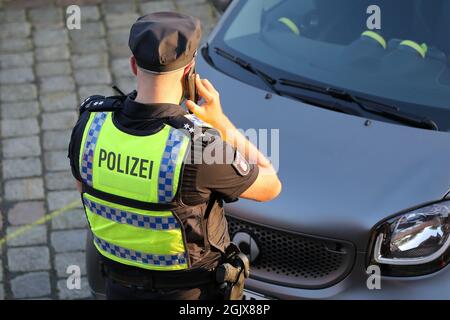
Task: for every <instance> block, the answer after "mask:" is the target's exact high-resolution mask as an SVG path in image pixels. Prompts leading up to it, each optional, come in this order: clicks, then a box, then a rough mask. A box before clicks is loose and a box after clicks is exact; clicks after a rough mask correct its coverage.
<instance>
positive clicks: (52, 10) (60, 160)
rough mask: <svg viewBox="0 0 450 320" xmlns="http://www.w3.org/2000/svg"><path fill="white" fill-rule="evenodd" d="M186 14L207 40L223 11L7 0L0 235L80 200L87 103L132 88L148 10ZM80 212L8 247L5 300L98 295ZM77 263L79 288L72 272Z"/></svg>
mask: <svg viewBox="0 0 450 320" xmlns="http://www.w3.org/2000/svg"><path fill="white" fill-rule="evenodd" d="M70 4H80V5H82V6H81V19H82V29H81V30H72V31H69V30H67V29H66V28H65V19H66V17H65V8H66V6H67V5H70ZM159 10H178V11H181V12H185V13H189V14H192V15H195V16H197V17H199V18H200V19H201V20H202V22H203V25H204V30H205V31H204V33H205V35H206V34H207V33H208V32H209V31H210V30H211V29H212V27H213V26H214V24H215V22H216V19H217V16H218V14H217V12H216V11H215V9H214V8H213V7H212V6H211V5H210V3H209V2H207V0H164V1H130V0H127V1H117V0H115V1H112V0H109V1H98V0H81V1H76V0H13V1H3V5H2V4H1V0H0V111H1V114H0V116H1V123H0V127H1V130H0V132H1V144H0V149H1V159H0V164H1V169H2V170H1V173H0V174H1V184H0V188H1V190H0V195H1V198H0V201H1V207H0V208H1V214H0V239H3V238H4V237H5V236H6V235H11V234H13V233H14V232H15V231H17V230H21V229H19V228H21V227H23V226H25V225H28V224H30V223H33V222H35V221H36V220H38V219H40V218H43V217H45V216H46V215H48V214H49V213H51V212H52V211H54V210H57V209H59V208H61V207H64V206H65V205H67V204H69V203H71V202H73V201H74V200H76V199H79V195H78V193H77V192H76V191H75V189H74V181H73V179H72V176H71V173H70V168H69V163H68V160H67V158H66V156H67V151H66V150H67V145H68V141H69V137H70V132H71V131H70V129H71V128H72V127H73V125H74V123H75V122H76V120H77V111H76V110H77V106H78V105H79V102H80V101H81V100H83V99H84V98H86V97H87V96H89V95H91V94H95V93H97V94H104V95H109V94H113V92H112V89H111V85H112V84H117V85H118V86H119V87H120V88H121V89H122V90H124V91H128V90H131V89H133V88H134V80H133V78H132V76H131V73H130V71H129V67H128V57H129V54H130V52H129V49H128V46H127V42H128V33H129V28H130V26H131V24H132V23H133V22H134V21H135V20H136V18H137V17H138V16H139V15H140V14H143V13H148V12H152V11H159ZM85 235H86V221H85V218H84V216H83V212H82V209H81V204H80V207H78V208H76V209H73V210H69V211H67V212H64V213H62V214H60V215H58V216H56V217H55V218H54V219H48V221H47V222H45V223H43V224H40V225H37V226H35V227H34V228H32V229H28V230H26V232H25V233H23V234H22V235H20V236H18V237H15V238H12V239H11V240H8V241H7V243H4V244H1V241H0V246H1V247H0V250H1V255H0V300H1V299H29V298H32V299H37V298H39V299H86V298H91V295H90V292H89V289H88V287H87V280H86V275H85V269H86V268H85V266H84V247H85ZM69 265H79V266H80V267H81V271H82V281H81V290H68V289H67V286H66V279H67V274H66V269H67V267H68V266H69Z"/></svg>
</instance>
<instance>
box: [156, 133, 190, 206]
mask: <svg viewBox="0 0 450 320" xmlns="http://www.w3.org/2000/svg"><path fill="white" fill-rule="evenodd" d="M184 137H185V135H184V134H183V133H182V132H181V131H179V130H176V129H173V128H170V133H169V137H168V138H167V142H166V148H165V150H164V153H163V156H162V159H161V164H160V167H159V175H158V202H159V203H170V202H172V199H173V197H174V196H175V195H174V194H173V190H174V187H173V183H174V181H173V178H174V173H175V168H176V166H177V160H178V154H179V152H180V148H181V146H182V142H183V138H184Z"/></svg>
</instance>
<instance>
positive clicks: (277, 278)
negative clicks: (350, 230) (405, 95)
mask: <svg viewBox="0 0 450 320" xmlns="http://www.w3.org/2000/svg"><path fill="white" fill-rule="evenodd" d="M227 220H228V228H229V231H230V236H231V238H233V236H234V235H236V234H237V233H239V237H240V238H242V236H241V235H242V234H249V235H250V236H251V238H253V239H254V242H252V241H250V242H251V243H256V245H257V246H258V248H257V250H256V251H257V252H258V254H257V256H256V257H252V259H254V261H253V262H252V263H251V272H250V274H251V278H254V279H258V280H261V281H265V282H271V283H276V284H280V285H286V286H290V287H297V288H310V289H320V288H325V287H329V286H332V285H333V284H335V283H337V282H339V281H340V280H342V279H343V278H344V277H345V276H346V275H347V274H348V273H349V271H350V269H351V267H352V266H353V262H354V257H355V249H354V247H353V245H352V244H351V243H348V242H342V241H336V240H328V239H322V238H318V237H313V236H305V235H298V234H294V233H287V232H283V231H278V230H275V229H271V228H267V227H261V226H258V225H255V224H252V223H248V222H245V221H242V220H238V219H236V218H233V217H227ZM242 245H243V249H244V250H243V251H245V250H246V249H248V248H247V247H248V244H245V243H242ZM253 252H255V250H253Z"/></svg>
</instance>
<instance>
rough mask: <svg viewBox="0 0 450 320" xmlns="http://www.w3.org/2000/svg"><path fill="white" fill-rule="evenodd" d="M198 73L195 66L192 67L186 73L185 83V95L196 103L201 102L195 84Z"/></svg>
mask: <svg viewBox="0 0 450 320" xmlns="http://www.w3.org/2000/svg"><path fill="white" fill-rule="evenodd" d="M196 77H197V74H196V72H195V67H192V68H191V69H190V70H189V72H188V74H187V75H186V83H185V97H186V98H187V99H189V100H191V101H193V102H194V103H198V102H199V100H200V99H199V96H198V92H197V88H196V85H195V79H196Z"/></svg>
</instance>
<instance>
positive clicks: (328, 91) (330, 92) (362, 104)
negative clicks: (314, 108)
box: [279, 79, 439, 131]
mask: <svg viewBox="0 0 450 320" xmlns="http://www.w3.org/2000/svg"><path fill="white" fill-rule="evenodd" d="M279 83H280V84H281V85H284V86H289V87H294V88H299V89H303V90H307V91H312V92H316V93H320V94H324V95H327V96H331V97H333V98H335V99H338V100H341V101H346V102H350V103H354V104H356V105H357V106H358V107H359V108H360V109H362V110H364V111H366V112H368V113H372V114H376V115H379V116H381V117H384V118H387V119H390V120H393V121H396V122H399V123H403V124H406V125H408V126H411V127H415V128H422V129H429V130H436V131H439V127H438V125H437V124H436V123H435V122H434V121H433V120H431V119H428V118H422V117H419V116H416V115H413V114H409V113H406V112H403V111H401V110H400V108H398V107H395V106H390V105H387V104H384V103H382V102H379V101H375V100H370V99H367V98H361V97H359V96H356V95H353V94H352V93H350V92H348V91H345V90H341V89H337V88H332V87H325V86H323V87H322V86H318V85H313V84H310V83H306V82H299V81H296V80H286V79H280V81H279Z"/></svg>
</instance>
